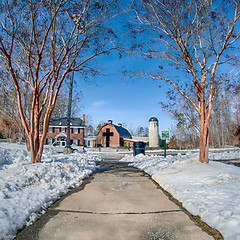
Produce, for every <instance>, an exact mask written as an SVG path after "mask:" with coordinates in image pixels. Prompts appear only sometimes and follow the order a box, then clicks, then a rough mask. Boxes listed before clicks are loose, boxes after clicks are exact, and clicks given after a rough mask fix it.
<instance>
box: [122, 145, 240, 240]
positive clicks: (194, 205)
mask: <svg viewBox="0 0 240 240" xmlns="http://www.w3.org/2000/svg"><path fill="white" fill-rule="evenodd" d="M197 157H198V154H197V153H196V154H191V153H188V154H186V155H180V154H179V155H177V156H167V158H164V157H162V156H144V155H142V154H139V155H137V156H136V157H132V156H127V155H126V156H125V157H124V158H123V159H121V161H125V162H131V164H132V165H133V166H136V167H138V168H140V169H142V170H144V171H145V172H147V173H149V174H150V175H151V176H152V178H153V179H154V180H155V181H156V182H158V183H159V184H160V185H161V186H162V187H163V188H164V189H165V190H167V191H168V192H170V193H171V194H172V195H173V196H174V197H175V198H176V199H178V200H179V201H180V202H182V204H183V207H185V208H186V209H187V210H188V211H190V212H191V213H192V214H193V215H199V216H200V217H201V219H202V220H203V221H204V222H206V223H208V224H209V225H210V226H211V227H213V228H215V229H217V230H219V231H220V232H221V234H222V235H223V237H224V239H226V240H239V239H240V168H239V167H236V166H232V165H227V164H224V163H220V162H214V161H213V160H224V159H225V160H227V159H240V151H239V150H238V151H235V152H222V153H210V154H209V159H210V162H209V164H202V163H199V162H198V159H197Z"/></svg>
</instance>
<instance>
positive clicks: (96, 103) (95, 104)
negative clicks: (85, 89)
mask: <svg viewBox="0 0 240 240" xmlns="http://www.w3.org/2000/svg"><path fill="white" fill-rule="evenodd" d="M106 104H108V102H107V101H97V102H94V103H93V104H92V106H93V107H102V106H104V105H106Z"/></svg>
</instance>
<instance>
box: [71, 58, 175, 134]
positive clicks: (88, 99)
mask: <svg viewBox="0 0 240 240" xmlns="http://www.w3.org/2000/svg"><path fill="white" fill-rule="evenodd" d="M156 61H157V59H154V60H144V59H143V58H141V57H137V56H126V55H125V56H124V57H123V58H122V59H119V58H118V57H117V56H116V54H110V55H109V56H102V57H100V58H98V62H97V64H98V67H101V68H103V70H104V71H103V73H104V76H97V77H96V79H94V80H93V79H89V81H88V82H85V81H84V80H82V79H76V78H78V76H77V74H76V78H75V79H76V80H77V81H78V82H79V84H78V89H79V90H81V91H82V92H83V106H84V109H83V110H82V112H83V113H85V114H86V115H88V116H90V117H91V119H92V123H93V124H94V125H97V124H99V123H100V122H102V121H103V122H107V121H108V120H109V119H111V120H113V123H115V124H118V123H123V124H124V125H127V126H131V127H135V128H136V127H140V126H142V127H147V126H148V120H149V118H151V117H157V118H158V120H159V123H160V129H161V130H162V129H169V128H171V126H172V125H173V124H174V121H173V120H172V119H171V118H170V116H169V114H168V113H167V112H164V111H162V109H161V106H160V104H159V102H160V101H162V100H163V98H164V94H165V91H166V87H165V86H164V85H163V86H162V87H161V88H159V85H160V84H161V83H160V82H159V81H155V80H152V79H146V78H141V77H137V78H135V79H134V80H133V79H129V78H128V79H127V78H125V79H122V78H123V74H122V73H121V72H122V70H125V69H131V70H134V71H136V70H140V71H144V69H145V70H148V71H150V70H151V68H152V69H154V68H155V67H156V66H154V63H156Z"/></svg>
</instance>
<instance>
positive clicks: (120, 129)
mask: <svg viewBox="0 0 240 240" xmlns="http://www.w3.org/2000/svg"><path fill="white" fill-rule="evenodd" d="M112 125H113V126H114V127H115V129H116V130H117V132H118V133H119V135H121V136H125V137H132V136H131V134H130V133H129V131H128V130H127V129H126V128H124V127H121V126H118V125H114V124H112Z"/></svg>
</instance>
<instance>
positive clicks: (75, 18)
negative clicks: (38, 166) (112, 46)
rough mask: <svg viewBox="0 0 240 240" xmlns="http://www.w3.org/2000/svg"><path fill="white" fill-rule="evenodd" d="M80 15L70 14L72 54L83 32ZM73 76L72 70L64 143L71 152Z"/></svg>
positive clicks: (68, 151)
mask: <svg viewBox="0 0 240 240" xmlns="http://www.w3.org/2000/svg"><path fill="white" fill-rule="evenodd" d="M80 17H81V16H80V15H79V14H74V15H72V20H73V21H74V24H75V26H76V34H77V37H76V39H75V40H74V43H73V44H75V46H74V54H76V51H77V40H78V36H79V35H80V34H81V33H83V32H84V25H83V24H82V25H81V24H80V21H79V20H80V19H79V18H80ZM75 57H76V56H75ZM75 57H74V58H73V63H72V67H74V65H75ZM73 78H74V71H72V72H71V76H70V83H69V95H68V110H67V143H66V149H67V151H66V152H67V153H72V152H73V149H72V148H71V139H70V135H71V133H70V125H71V113H72V91H73Z"/></svg>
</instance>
